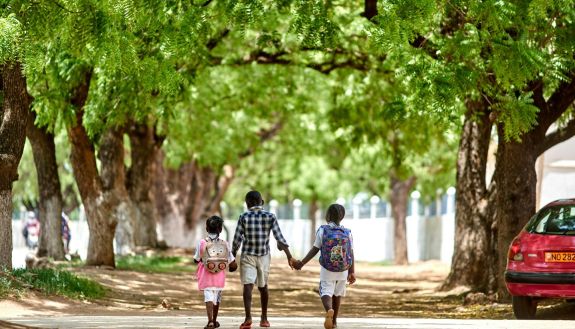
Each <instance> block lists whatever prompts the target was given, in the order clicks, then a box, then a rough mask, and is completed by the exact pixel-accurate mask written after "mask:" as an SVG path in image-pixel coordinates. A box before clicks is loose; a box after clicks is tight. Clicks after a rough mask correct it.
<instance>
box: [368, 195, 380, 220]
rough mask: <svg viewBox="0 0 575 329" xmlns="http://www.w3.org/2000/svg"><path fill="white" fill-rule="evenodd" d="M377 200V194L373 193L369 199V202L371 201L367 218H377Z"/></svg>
mask: <svg viewBox="0 0 575 329" xmlns="http://www.w3.org/2000/svg"><path fill="white" fill-rule="evenodd" d="M379 201H380V199H379V197H378V196H377V195H374V196H372V197H371V198H370V199H369V202H370V203H371V206H370V208H369V218H371V219H375V218H377V205H378V204H379Z"/></svg>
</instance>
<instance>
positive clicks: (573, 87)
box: [539, 71, 575, 131]
mask: <svg viewBox="0 0 575 329" xmlns="http://www.w3.org/2000/svg"><path fill="white" fill-rule="evenodd" d="M567 76H568V78H569V81H568V82H567V81H564V82H562V83H561V84H560V85H559V87H557V89H556V90H555V92H554V93H553V95H551V97H549V100H548V101H547V105H548V106H547V110H546V111H543V110H544V109H541V110H542V111H540V112H539V117H540V120H539V122H540V125H541V126H542V128H543V129H544V130H545V131H547V129H548V128H549V127H550V126H551V125H552V124H553V123H554V122H555V121H557V119H559V117H560V116H561V115H562V114H563V113H564V112H565V111H566V110H567V108H568V107H569V106H570V105H571V104H573V101H575V71H571V72H569V74H568V75H567Z"/></svg>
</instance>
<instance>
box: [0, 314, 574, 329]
mask: <svg viewBox="0 0 575 329" xmlns="http://www.w3.org/2000/svg"><path fill="white" fill-rule="evenodd" d="M2 320H4V321H7V322H10V323H12V324H14V327H10V326H9V325H7V324H4V325H3V324H2V322H1V321H2ZM218 320H219V322H220V323H221V327H220V328H221V329H232V328H233V329H237V328H238V327H239V325H240V322H241V320H242V319H241V318H240V317H222V318H220V319H218ZM270 322H271V324H272V328H286V329H287V328H300V329H303V328H305V329H321V328H323V319H320V318H270ZM205 324H206V320H205V318H203V317H196V316H194V317H183V316H179V317H173V316H55V317H37V316H35V317H25V318H24V317H22V318H1V317H0V328H30V327H32V328H78V329H81V328H166V329H170V328H203V327H204V325H205ZM574 327H575V323H573V322H572V321H553V320H535V321H518V320H452V319H398V318H363V319H358V318H343V319H340V320H339V321H338V328H339V329H351V328H354V329H356V328H357V329H363V328H386V329H462V328H463V329H476V328H481V329H504V328H505V329H513V328H517V329H544V328H553V329H567V328H574ZM253 328H254V329H255V328H259V327H258V326H253Z"/></svg>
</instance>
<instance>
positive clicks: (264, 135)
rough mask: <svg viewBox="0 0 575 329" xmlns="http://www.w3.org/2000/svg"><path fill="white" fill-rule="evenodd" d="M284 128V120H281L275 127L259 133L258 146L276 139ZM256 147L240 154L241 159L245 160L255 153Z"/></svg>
mask: <svg viewBox="0 0 575 329" xmlns="http://www.w3.org/2000/svg"><path fill="white" fill-rule="evenodd" d="M282 128H283V120H282V119H281V118H280V120H279V121H278V122H276V123H275V124H274V125H273V126H271V127H270V128H269V129H262V130H260V131H259V132H258V136H259V137H260V141H259V143H258V144H262V143H264V142H266V141H268V140H270V139H272V138H274V137H275V136H276V135H277V134H278V133H279V132H280V131H281V130H282ZM255 151H256V150H255V147H254V146H250V147H249V148H248V149H247V150H245V151H243V152H242V153H240V155H239V158H240V159H243V158H246V157H248V156H250V155H252V154H254V152H255Z"/></svg>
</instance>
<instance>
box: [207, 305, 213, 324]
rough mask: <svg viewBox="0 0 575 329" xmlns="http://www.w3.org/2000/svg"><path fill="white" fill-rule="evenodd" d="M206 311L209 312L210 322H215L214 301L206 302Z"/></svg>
mask: <svg viewBox="0 0 575 329" xmlns="http://www.w3.org/2000/svg"><path fill="white" fill-rule="evenodd" d="M206 313H208V322H214V303H213V302H207V303H206Z"/></svg>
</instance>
